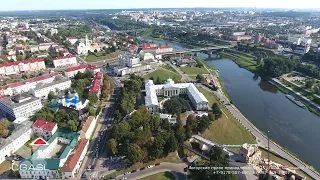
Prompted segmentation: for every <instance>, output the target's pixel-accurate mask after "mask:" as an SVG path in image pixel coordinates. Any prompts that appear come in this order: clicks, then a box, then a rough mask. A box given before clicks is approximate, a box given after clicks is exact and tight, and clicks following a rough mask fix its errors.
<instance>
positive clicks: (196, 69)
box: [180, 66, 208, 79]
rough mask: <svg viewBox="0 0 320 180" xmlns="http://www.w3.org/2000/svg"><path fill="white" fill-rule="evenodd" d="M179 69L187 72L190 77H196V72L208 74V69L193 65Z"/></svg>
mask: <svg viewBox="0 0 320 180" xmlns="http://www.w3.org/2000/svg"><path fill="white" fill-rule="evenodd" d="M180 69H181V71H182V72H183V73H185V74H187V75H188V76H189V77H190V78H192V79H196V77H197V75H198V74H208V71H207V70H206V69H205V68H204V67H202V68H199V67H195V66H191V67H190V66H185V67H180Z"/></svg>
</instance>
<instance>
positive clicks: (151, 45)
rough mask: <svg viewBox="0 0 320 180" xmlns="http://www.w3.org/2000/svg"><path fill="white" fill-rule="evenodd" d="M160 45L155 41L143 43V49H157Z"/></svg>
mask: <svg viewBox="0 0 320 180" xmlns="http://www.w3.org/2000/svg"><path fill="white" fill-rule="evenodd" d="M157 48H158V45H157V44H155V43H146V42H144V43H142V49H157Z"/></svg>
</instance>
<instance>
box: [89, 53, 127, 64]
mask: <svg viewBox="0 0 320 180" xmlns="http://www.w3.org/2000/svg"><path fill="white" fill-rule="evenodd" d="M120 54H121V53H120V52H113V53H110V54H108V55H106V56H103V55H101V56H99V54H98V57H97V56H95V55H93V54H90V55H88V56H87V57H86V58H85V61H86V62H97V61H104V60H109V59H114V58H117V57H118V56H119V55H120Z"/></svg>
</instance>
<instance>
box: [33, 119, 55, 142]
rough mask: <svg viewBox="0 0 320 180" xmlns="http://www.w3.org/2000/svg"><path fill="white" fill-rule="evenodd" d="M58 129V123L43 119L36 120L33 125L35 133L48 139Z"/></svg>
mask: <svg viewBox="0 0 320 180" xmlns="http://www.w3.org/2000/svg"><path fill="white" fill-rule="evenodd" d="M57 129H58V126H57V123H55V122H50V121H47V120H42V119H39V120H36V122H35V123H34V124H33V125H32V130H33V132H34V134H35V135H37V136H40V137H42V138H44V139H46V140H47V139H50V138H51V136H52V135H53V134H54V133H55V132H56V131H57Z"/></svg>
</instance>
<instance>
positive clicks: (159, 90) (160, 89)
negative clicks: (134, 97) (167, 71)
mask: <svg viewBox="0 0 320 180" xmlns="http://www.w3.org/2000/svg"><path fill="white" fill-rule="evenodd" d="M144 83H145V90H146V97H145V104H146V107H147V109H148V111H149V112H150V113H156V112H158V111H159V102H158V97H157V96H164V97H172V96H178V95H180V94H187V95H188V97H189V99H190V101H191V102H192V105H193V106H194V108H195V109H196V110H208V100H207V99H206V98H205V97H204V95H203V94H202V93H201V92H200V91H199V90H198V89H197V88H196V87H195V85H194V84H192V83H179V84H175V83H174V81H173V80H172V79H168V80H167V81H166V82H165V84H161V85H154V83H153V81H152V80H146V81H145V82H144Z"/></svg>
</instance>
